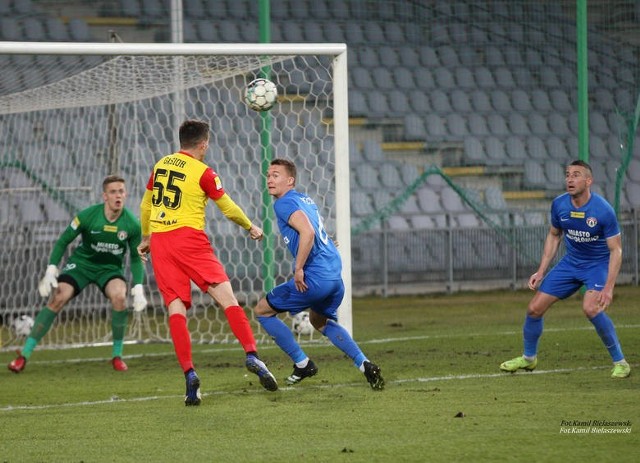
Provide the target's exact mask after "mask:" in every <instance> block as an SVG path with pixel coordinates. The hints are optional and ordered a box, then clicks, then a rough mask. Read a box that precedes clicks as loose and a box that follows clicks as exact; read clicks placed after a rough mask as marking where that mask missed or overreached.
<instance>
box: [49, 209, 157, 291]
mask: <svg viewBox="0 0 640 463" xmlns="http://www.w3.org/2000/svg"><path fill="white" fill-rule="evenodd" d="M104 207H105V206H104V204H103V203H101V204H96V205H94V206H90V207H88V208H86V209H84V210H82V211H80V212H79V213H78V215H76V216H75V217H74V218H73V220H72V221H71V223H70V224H69V226H68V227H67V228H66V229H65V231H64V232H63V233H62V235H60V238H58V241H56V244H55V246H54V247H53V250H52V251H51V256H50V257H49V263H50V264H53V265H58V264H59V263H60V260H61V259H62V256H63V255H64V252H65V250H66V248H67V246H68V245H69V244H70V243H71V242H72V241H73V240H74V239H76V237H77V236H78V235H81V237H82V242H81V243H80V245H79V246H78V247H77V248H76V249H75V250H74V251H73V253H72V254H71V256H70V257H69V260H68V262H67V264H69V263H72V264H75V265H76V266H77V267H79V268H83V269H86V271H87V272H91V271H92V270H93V269H96V270H97V269H99V270H101V271H104V270H108V269H111V270H114V271H119V272H123V271H124V263H125V254H126V253H127V251H128V252H129V254H130V262H131V274H132V276H133V284H134V285H136V284H142V282H143V279H144V266H143V264H142V260H141V259H140V256H139V255H138V252H137V249H136V248H137V247H138V244H140V239H141V230H140V222H139V221H138V219H137V218H136V217H135V215H133V213H132V212H131V211H129V210H128V209H127V208H123V210H122V213H121V214H120V217H118V218H117V219H116V220H115V221H114V222H109V221H108V220H107V218H106V217H105V215H104Z"/></svg>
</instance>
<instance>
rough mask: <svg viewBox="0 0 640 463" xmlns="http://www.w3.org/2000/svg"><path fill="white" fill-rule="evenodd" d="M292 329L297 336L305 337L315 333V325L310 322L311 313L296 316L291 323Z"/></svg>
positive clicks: (300, 313)
mask: <svg viewBox="0 0 640 463" xmlns="http://www.w3.org/2000/svg"><path fill="white" fill-rule="evenodd" d="M291 329H292V330H293V332H294V333H295V334H300V335H304V336H306V335H309V334H311V333H313V325H312V324H311V321H310V320H309V313H308V312H299V313H297V314H295V315H294V316H293V320H292V322H291Z"/></svg>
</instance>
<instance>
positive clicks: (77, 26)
mask: <svg viewBox="0 0 640 463" xmlns="http://www.w3.org/2000/svg"><path fill="white" fill-rule="evenodd" d="M69 37H70V38H71V40H73V41H76V42H91V41H92V40H93V39H92V37H91V31H90V30H89V26H88V25H87V23H86V22H85V21H84V19H81V18H72V19H71V20H70V21H69Z"/></svg>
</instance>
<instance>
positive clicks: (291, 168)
mask: <svg viewBox="0 0 640 463" xmlns="http://www.w3.org/2000/svg"><path fill="white" fill-rule="evenodd" d="M271 165H272V166H284V168H285V169H287V173H288V174H289V175H290V176H292V177H293V178H294V179H295V178H296V176H297V171H296V165H295V164H294V163H293V162H291V161H289V160H288V159H282V158H276V159H274V160H273V161H271Z"/></svg>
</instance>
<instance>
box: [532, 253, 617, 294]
mask: <svg viewBox="0 0 640 463" xmlns="http://www.w3.org/2000/svg"><path fill="white" fill-rule="evenodd" d="M608 273H609V263H608V262H594V263H592V264H590V265H588V266H585V265H582V266H576V265H574V264H572V263H571V262H568V261H567V259H566V258H563V259H561V260H560V262H558V264H557V265H556V266H555V267H553V268H552V269H551V271H550V272H549V273H548V274H547V276H545V277H544V280H542V284H541V285H540V288H539V290H540V291H541V292H543V293H546V294H550V295H552V296H556V297H557V298H559V299H565V298H567V297H569V296H571V295H572V294H573V293H575V292H576V291H577V290H578V289H580V288H581V287H582V286H583V285H584V286H585V287H586V288H587V291H588V290H593V291H602V289H603V288H604V284H605V283H606V282H607V274H608Z"/></svg>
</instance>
